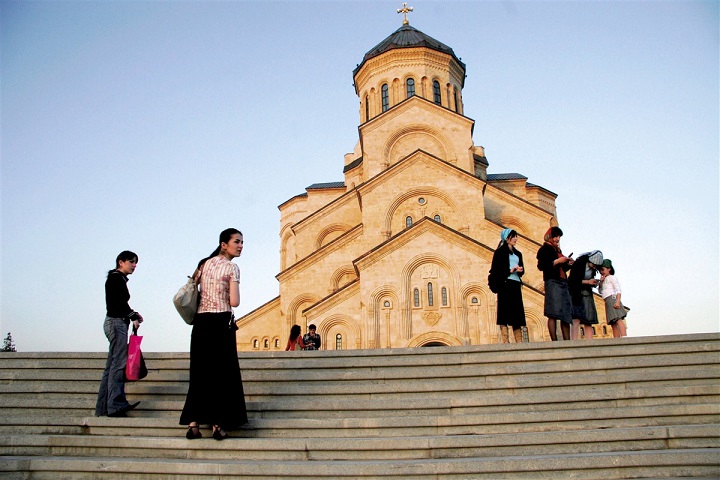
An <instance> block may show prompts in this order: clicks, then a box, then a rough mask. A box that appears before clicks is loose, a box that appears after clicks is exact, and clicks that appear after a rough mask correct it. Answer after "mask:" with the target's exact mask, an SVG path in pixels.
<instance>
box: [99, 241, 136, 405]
mask: <svg viewBox="0 0 720 480" xmlns="http://www.w3.org/2000/svg"><path fill="white" fill-rule="evenodd" d="M137 263H138V256H137V255H135V254H134V253H133V252H130V251H128V250H125V251H124V252H121V253H120V255H118V256H117V259H116V260H115V265H116V266H117V268H115V269H113V270H110V271H109V272H108V276H107V280H106V281H105V305H106V307H107V316H106V317H105V324H104V325H103V328H104V330H105V336H106V337H107V339H108V341H109V342H110V349H109V350H108V357H107V362H105V371H104V372H103V376H102V380H101V382H100V390H99V391H98V398H97V403H96V405H95V415H96V416H98V417H103V416H106V415H107V416H108V417H124V416H126V413H127V412H129V411H130V410H132V409H133V408H135V407H137V406H138V404H139V403H140V402H136V403H133V404H130V403H128V401H127V399H126V398H125V367H126V364H127V343H128V327H129V326H130V322H132V323H133V328H135V329H137V328H138V327H140V324H141V323H142V321H143V318H142V315H140V314H139V313H138V312H136V311H134V310H133V309H132V308H130V305H129V304H128V302H129V301H130V292H129V291H128V288H127V281H128V278H127V276H128V275H131V274H132V273H133V272H134V271H135V267H137Z"/></svg>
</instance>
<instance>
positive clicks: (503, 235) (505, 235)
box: [500, 228, 513, 242]
mask: <svg viewBox="0 0 720 480" xmlns="http://www.w3.org/2000/svg"><path fill="white" fill-rule="evenodd" d="M512 231H513V229H512V228H506V229H504V230H503V231H502V232H500V241H502V242H507V239H508V237H509V236H510V233H511V232H512Z"/></svg>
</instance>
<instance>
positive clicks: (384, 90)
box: [382, 83, 390, 112]
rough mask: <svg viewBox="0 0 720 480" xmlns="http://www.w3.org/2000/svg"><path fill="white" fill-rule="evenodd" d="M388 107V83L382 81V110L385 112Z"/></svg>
mask: <svg viewBox="0 0 720 480" xmlns="http://www.w3.org/2000/svg"><path fill="white" fill-rule="evenodd" d="M388 108H390V98H389V96H388V84H387V83H384V84H383V86H382V111H383V112H386V111H387V109H388Z"/></svg>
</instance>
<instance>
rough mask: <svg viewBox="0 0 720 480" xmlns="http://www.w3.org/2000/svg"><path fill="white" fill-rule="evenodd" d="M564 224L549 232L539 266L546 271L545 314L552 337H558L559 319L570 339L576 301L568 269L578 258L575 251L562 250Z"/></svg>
mask: <svg viewBox="0 0 720 480" xmlns="http://www.w3.org/2000/svg"><path fill="white" fill-rule="evenodd" d="M562 235H563V231H562V230H561V229H560V227H550V228H549V229H548V231H547V232H546V233H545V237H544V240H545V243H543V245H542V247H540V249H539V250H538V252H537V256H536V258H537V261H538V263H537V267H538V270H540V271H541V272H543V280H544V281H545V308H544V310H545V316H546V317H547V319H548V322H547V325H548V331H549V333H550V339H551V340H553V341H555V340H557V333H556V331H555V330H556V328H557V320H560V328H561V330H562V336H563V340H570V326H571V325H572V302H571V300H570V291H569V289H568V281H567V271H568V270H569V269H570V267H571V266H572V264H573V262H574V260H573V259H572V253H571V254H570V255H568V256H567V257H566V256H565V255H563V253H562V250H560V237H562Z"/></svg>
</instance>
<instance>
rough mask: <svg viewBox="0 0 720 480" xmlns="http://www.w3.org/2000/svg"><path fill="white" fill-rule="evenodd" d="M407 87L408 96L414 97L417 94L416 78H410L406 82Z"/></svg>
mask: <svg viewBox="0 0 720 480" xmlns="http://www.w3.org/2000/svg"><path fill="white" fill-rule="evenodd" d="M405 88H406V90H407V98H410V97H412V96H413V95H415V79H413V78H408V79H407V81H406V82H405Z"/></svg>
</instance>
